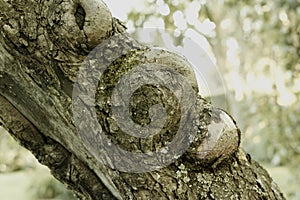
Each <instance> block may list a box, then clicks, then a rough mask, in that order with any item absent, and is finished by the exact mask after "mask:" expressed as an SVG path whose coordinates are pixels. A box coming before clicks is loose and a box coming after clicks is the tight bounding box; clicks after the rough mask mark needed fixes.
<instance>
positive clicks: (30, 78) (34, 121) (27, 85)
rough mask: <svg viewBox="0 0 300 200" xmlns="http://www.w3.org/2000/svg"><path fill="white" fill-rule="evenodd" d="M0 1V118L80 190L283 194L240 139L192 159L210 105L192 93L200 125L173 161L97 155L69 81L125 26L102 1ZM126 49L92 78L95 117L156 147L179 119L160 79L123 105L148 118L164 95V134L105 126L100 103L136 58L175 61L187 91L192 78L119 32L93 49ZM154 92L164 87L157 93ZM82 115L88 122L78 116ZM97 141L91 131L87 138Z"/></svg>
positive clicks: (120, 139) (198, 195) (113, 195)
mask: <svg viewBox="0 0 300 200" xmlns="http://www.w3.org/2000/svg"><path fill="white" fill-rule="evenodd" d="M0 7H1V11H0V125H2V126H4V127H5V128H6V129H7V130H8V131H9V133H10V134H11V135H12V136H13V137H14V138H15V139H16V140H17V141H19V142H20V144H21V145H22V146H24V147H26V148H27V149H29V150H30V151H31V152H32V153H33V154H34V155H35V156H36V158H37V159H38V160H39V162H41V163H42V164H44V165H46V166H48V167H49V168H50V169H51V172H52V174H53V176H54V177H55V178H57V179H58V180H59V181H61V182H63V183H65V185H66V186H67V187H68V188H70V189H71V190H73V191H74V193H75V194H76V195H77V197H78V198H80V199H284V197H283V195H282V193H281V192H280V190H279V188H278V187H277V185H276V184H275V183H274V182H273V180H272V179H271V177H270V176H269V175H268V173H267V172H266V171H265V170H264V169H263V168H262V167H261V166H260V165H259V164H258V163H257V162H255V161H253V160H251V157H250V155H248V154H247V153H245V152H244V151H243V150H242V149H241V148H237V149H235V150H234V151H233V152H230V154H228V155H227V156H225V155H224V156H223V154H222V155H221V157H222V158H218V159H217V161H216V162H215V163H216V164H212V163H211V162H210V163H209V162H205V161H204V160H201V159H197V156H195V154H196V153H197V150H198V149H197V147H198V146H200V145H201V142H203V138H205V134H206V133H207V129H208V128H207V126H208V124H209V123H210V121H209V120H210V117H209V116H210V115H211V112H212V107H211V105H210V104H209V103H208V102H206V101H205V100H204V99H202V98H201V97H200V96H197V102H198V104H197V110H198V113H199V118H198V119H197V120H196V121H197V125H196V128H198V129H199V134H198V135H196V137H195V141H194V142H193V143H192V145H191V147H190V148H189V149H188V150H187V152H186V153H185V154H183V155H182V156H181V157H179V158H178V159H177V160H176V161H175V162H174V163H172V164H170V165H168V166H166V167H164V168H162V169H158V170H155V171H151V172H145V173H126V172H121V171H118V170H116V169H112V168H111V167H108V166H107V165H104V164H103V162H99V160H98V159H96V158H95V157H94V156H93V153H92V152H91V151H89V150H88V149H87V148H86V146H85V145H84V144H83V141H82V139H81V138H80V137H79V135H78V132H77V129H76V127H75V125H74V119H73V115H72V91H73V85H74V82H75V80H76V76H77V73H78V70H79V67H80V66H81V64H82V63H83V62H84V60H85V58H86V56H87V55H88V53H89V52H90V51H91V50H92V49H93V48H94V47H96V46H97V45H98V44H99V43H101V42H102V41H104V40H105V39H107V38H109V37H111V36H113V35H115V34H118V33H120V32H123V31H124V27H123V25H122V24H121V23H120V22H119V21H118V20H117V19H115V18H113V17H112V16H111V13H110V11H109V9H108V8H107V7H106V5H105V4H104V2H102V1H100V0H98V1H96V0H88V1H83V0H73V1H71V0H67V1H62V0H50V1H46V0H41V1H32V0H25V1H6V0H0ZM128 49H131V50H132V51H130V53H127V54H126V55H124V56H123V57H120V58H118V59H116V60H115V61H114V62H113V63H112V64H111V65H110V67H109V70H107V72H106V74H105V75H106V76H105V77H106V78H104V79H103V80H102V82H100V85H101V84H102V86H104V87H99V88H102V89H98V90H97V93H98V94H99V95H98V96H97V95H96V109H97V114H98V120H99V123H100V124H101V125H102V127H104V128H103V132H105V134H106V135H108V136H110V138H111V140H112V141H113V142H114V143H115V144H118V145H120V146H122V147H124V148H127V149H128V150H130V151H135V152H140V151H142V152H147V151H153V150H157V149H159V148H161V147H162V146H164V145H165V144H164V143H163V141H170V140H171V139H172V137H173V136H172V135H167V134H165V133H166V132H172V129H173V128H174V126H175V125H174V124H176V121H178V119H177V118H176V117H177V112H179V111H178V108H177V107H178V103H177V102H176V100H175V98H174V97H171V96H172V95H170V94H169V93H168V91H167V90H164V88H159V87H157V88H153V87H150V86H149V87H145V88H144V89H143V92H142V93H143V95H144V97H143V98H144V99H142V100H139V101H133V103H132V105H131V107H132V109H133V110H135V111H136V113H137V114H136V116H133V119H134V120H136V121H137V122H138V123H140V124H143V123H145V124H147V120H148V116H145V115H144V114H143V112H144V111H145V110H144V109H145V108H149V107H150V106H151V105H153V104H155V103H157V102H160V101H168V102H169V104H168V105H167V107H168V106H169V107H168V108H169V111H170V113H171V114H170V113H169V115H168V120H169V121H168V126H167V127H166V128H165V133H161V134H159V136H158V137H153V139H152V140H136V139H134V138H131V137H128V136H125V135H123V134H122V132H121V131H120V130H119V129H118V128H112V127H113V126H112V122H111V119H112V117H111V116H110V109H109V108H110V105H109V103H107V102H109V100H110V99H109V96H110V92H111V90H110V88H111V87H112V86H113V85H114V84H115V83H116V81H117V79H118V78H119V77H120V76H122V75H123V74H126V73H127V72H128V71H130V70H131V69H132V68H134V66H135V65H136V64H140V63H152V62H156V63H158V64H167V65H171V66H173V68H174V69H175V70H177V71H178V72H179V73H180V74H182V75H183V76H185V77H187V79H188V80H190V81H191V85H192V86H193V89H194V90H195V94H196V93H197V84H196V82H195V79H194V75H193V73H192V72H191V71H190V68H189V66H188V63H187V62H186V61H185V59H184V58H182V57H180V56H179V55H176V54H172V53H169V52H166V51H163V50H158V51H159V52H160V54H157V51H154V52H156V54H155V53H153V49H151V48H149V47H144V46H143V45H141V44H139V43H138V42H136V41H135V40H133V39H132V38H130V37H129V36H128V35H126V34H122V35H120V36H119V37H118V38H117V39H115V40H113V41H112V42H111V43H110V44H108V46H107V48H106V49H105V51H100V52H99V56H100V57H101V56H103V55H104V57H107V58H110V57H111V58H113V55H114V54H120V53H122V52H123V51H124V52H125V51H127V50H128ZM155 91H160V92H161V94H162V95H161V96H159V97H157V96H155ZM136 95H137V96H136V97H137V98H140V97H139V96H138V94H136ZM100 97H101V98H100ZM152 97H153V101H152V102H151V101H146V102H147V103H146V104H145V105H144V104H139V103H135V102H143V101H144V100H145V99H149V98H150V99H151V98H152ZM121 101H122V100H121ZM103 102H104V103H103ZM139 110H142V111H139ZM171 111H173V112H171ZM172 113H173V114H172ZM82 123H83V124H87V123H88V122H85V121H84V119H83V121H82ZM237 137H238V139H236V140H233V142H235V143H236V142H238V143H239V140H240V138H239V135H233V138H237ZM100 140H101V138H95V143H97V142H101V141H100ZM229 142H230V141H229ZM220 145H221V146H222V145H223V143H220ZM233 146H234V145H233ZM237 147H238V144H237ZM116 155H117V154H116ZM211 157H212V158H214V157H216V156H215V155H211ZM223 157H224V158H223ZM131 162H133V161H131V160H128V163H131Z"/></svg>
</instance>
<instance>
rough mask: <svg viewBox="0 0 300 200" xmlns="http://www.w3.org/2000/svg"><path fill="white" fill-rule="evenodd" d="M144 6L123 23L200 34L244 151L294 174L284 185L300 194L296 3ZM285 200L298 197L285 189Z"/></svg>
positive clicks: (170, 1)
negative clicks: (209, 51)
mask: <svg viewBox="0 0 300 200" xmlns="http://www.w3.org/2000/svg"><path fill="white" fill-rule="evenodd" d="M144 4H145V5H144V10H143V11H142V12H138V11H137V10H139V9H138V8H134V9H133V10H132V11H131V12H130V13H129V14H128V19H127V25H128V26H130V27H131V28H148V27H159V28H163V29H168V30H171V31H172V32H176V33H177V34H175V35H176V37H177V38H180V37H181V38H183V37H186V36H189V37H190V36H192V37H193V36H196V37H195V38H197V35H201V36H205V38H206V39H207V41H208V42H209V44H210V46H211V48H212V51H213V54H214V56H215V58H216V60H217V65H218V67H219V70H220V71H221V73H222V75H223V78H224V80H225V83H226V87H227V94H226V96H227V100H228V108H227V110H229V112H230V113H231V114H232V115H233V116H234V118H235V119H236V120H237V122H238V125H239V127H240V128H241V130H242V132H243V140H242V141H243V147H244V148H245V149H246V150H247V151H248V152H249V153H250V154H251V155H252V157H254V158H255V159H256V160H258V161H260V162H262V163H269V164H270V165H272V166H278V167H279V166H284V167H286V168H287V169H288V170H289V171H291V174H293V175H292V176H293V180H292V181H291V182H290V183H291V184H293V185H296V186H297V185H298V188H299V186H300V181H299V180H300V165H299V164H300V144H299V143H300V102H299V97H300V62H299V61H300V60H299V56H300V55H299V54H300V26H299V24H300V17H299V16H300V2H299V1H298V0H288V1H285V0H277V1H271V0H269V1H264V0H253V1H248V0H242V1H237V0H210V1H206V0H200V1H196V0H188V1H179V0H144ZM191 31H193V34H190V33H191ZM178 33H179V34H178ZM198 38H199V37H198ZM195 40H197V39H195ZM177 41H178V40H177ZM174 45H180V42H179V43H177V44H174ZM210 81H212V80H210ZM296 188H297V187H296ZM286 196H287V197H288V198H289V199H299V198H300V192H299V191H297V190H295V191H292V192H291V191H289V193H288V194H286Z"/></svg>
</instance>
